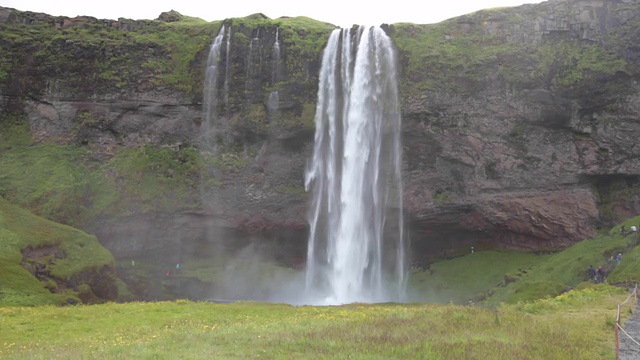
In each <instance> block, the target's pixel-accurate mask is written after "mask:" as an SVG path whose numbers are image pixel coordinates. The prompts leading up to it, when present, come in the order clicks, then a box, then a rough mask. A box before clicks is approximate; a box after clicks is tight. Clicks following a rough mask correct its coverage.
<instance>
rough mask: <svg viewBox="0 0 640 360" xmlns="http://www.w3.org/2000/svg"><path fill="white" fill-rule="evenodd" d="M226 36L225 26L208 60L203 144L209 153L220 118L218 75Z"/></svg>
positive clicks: (204, 100)
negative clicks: (217, 120) (223, 41)
mask: <svg viewBox="0 0 640 360" xmlns="http://www.w3.org/2000/svg"><path fill="white" fill-rule="evenodd" d="M224 35H225V26H224V25H222V27H221V28H220V32H219V33H218V36H216V37H215V38H214V39H213V43H212V44H211V49H210V50H209V56H208V58H207V68H206V71H205V79H204V97H203V104H204V119H203V120H204V121H203V122H202V128H203V131H202V134H203V143H204V145H205V146H206V147H207V149H206V150H207V151H213V147H214V143H213V140H212V139H213V138H214V137H213V134H212V133H213V131H214V128H215V122H216V119H217V117H218V109H217V108H218V73H219V68H220V54H221V48H222V40H223V39H224Z"/></svg>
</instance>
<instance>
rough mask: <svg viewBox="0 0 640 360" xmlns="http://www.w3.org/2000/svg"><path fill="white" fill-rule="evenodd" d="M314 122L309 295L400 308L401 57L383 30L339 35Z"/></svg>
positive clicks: (326, 61)
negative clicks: (398, 66)
mask: <svg viewBox="0 0 640 360" xmlns="http://www.w3.org/2000/svg"><path fill="white" fill-rule="evenodd" d="M315 124H316V133H315V144H314V153H313V157H312V159H311V161H310V166H309V168H308V169H307V173H306V177H305V186H306V189H307V191H310V192H311V193H312V202H311V206H310V210H309V225H310V234H309V245H308V251H307V270H306V290H307V292H306V294H307V296H308V297H309V298H310V302H311V303H321V304H344V303H352V302H386V301H402V300H403V298H404V293H405V287H406V274H407V266H406V259H405V249H406V247H407V244H406V241H405V236H404V233H403V228H404V224H403V214H402V208H403V204H402V179H401V165H402V155H401V140H400V124H401V116H400V104H399V100H398V81H397V75H396V59H395V52H394V48H393V44H392V43H391V40H390V39H389V38H388V37H387V36H386V34H385V33H384V31H383V30H382V29H380V28H377V27H371V28H364V27H360V28H359V29H342V30H339V29H338V30H335V31H333V33H332V34H331V36H330V38H329V41H328V44H327V46H326V48H325V50H324V53H323V59H322V67H321V71H320V84H319V89H318V102H317V106H316V115H315Z"/></svg>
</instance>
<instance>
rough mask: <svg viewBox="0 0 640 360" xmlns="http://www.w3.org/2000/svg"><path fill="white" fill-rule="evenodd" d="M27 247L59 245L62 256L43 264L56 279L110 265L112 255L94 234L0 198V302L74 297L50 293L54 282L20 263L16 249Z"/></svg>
mask: <svg viewBox="0 0 640 360" xmlns="http://www.w3.org/2000/svg"><path fill="white" fill-rule="evenodd" d="M27 246H31V247H32V248H39V247H43V246H58V247H59V249H60V250H61V251H62V252H63V253H64V255H65V257H64V258H62V259H56V260H55V261H53V262H51V263H48V264H47V266H48V269H49V271H50V273H51V275H53V276H55V277H56V278H58V279H65V280H68V279H70V278H71V277H72V276H74V275H75V274H79V273H81V272H84V271H96V270H98V269H101V268H102V267H103V266H105V265H107V266H112V265H113V256H112V255H111V253H110V252H109V251H108V250H107V249H105V248H104V247H102V246H101V245H100V244H99V242H98V240H97V239H96V237H95V236H92V235H89V234H86V233H84V232H82V231H80V230H77V229H73V228H71V227H69V226H65V225H61V224H56V223H54V222H51V221H49V220H45V219H43V218H40V217H37V216H34V215H33V214H31V213H30V212H28V211H26V210H23V209H21V208H19V207H17V206H14V205H12V204H10V203H9V202H8V201H7V200H5V199H3V198H2V197H0V273H2V276H1V277H0V305H23V306H24V305H43V304H61V303H63V302H64V301H65V300H66V298H67V297H69V296H75V295H74V294H73V293H57V294H53V293H51V291H50V289H57V285H56V284H55V282H53V281H47V282H40V281H39V280H38V279H37V278H36V277H35V276H33V275H32V274H31V273H29V272H28V271H27V270H26V269H25V268H24V267H23V266H22V265H21V262H22V260H23V259H22V254H21V252H20V250H21V249H24V248H26V247H27ZM87 286H88V285H87Z"/></svg>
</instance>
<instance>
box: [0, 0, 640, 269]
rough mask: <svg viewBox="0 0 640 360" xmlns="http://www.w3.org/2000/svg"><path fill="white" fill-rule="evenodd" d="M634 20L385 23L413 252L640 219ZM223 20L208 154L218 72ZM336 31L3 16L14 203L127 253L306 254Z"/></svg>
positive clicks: (595, 16)
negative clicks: (212, 74)
mask: <svg viewBox="0 0 640 360" xmlns="http://www.w3.org/2000/svg"><path fill="white" fill-rule="evenodd" d="M639 15H640V2H639V1H631V0H624V1H623V0H617V1H613V0H607V1H604V0H550V1H546V2H543V3H541V4H536V5H523V6H519V7H515V8H501V9H493V10H485V11H479V12H476V13H473V14H468V15H465V16H462V17H458V18H454V19H450V20H448V21H445V22H442V23H438V24H432V25H418V24H392V25H384V26H383V28H384V29H385V31H386V32H387V33H388V34H389V35H390V36H391V38H392V39H393V41H394V43H395V45H396V46H397V50H398V59H399V64H398V66H399V73H400V74H401V89H400V90H401V102H402V107H403V109H402V110H403V141H404V170H403V177H404V203H405V206H406V209H405V215H406V217H407V223H408V226H409V228H410V231H409V233H410V236H411V241H412V244H413V247H414V253H415V255H414V257H416V258H425V257H429V256H433V255H436V256H440V255H444V256H449V255H451V254H453V253H455V252H456V251H460V249H461V248H468V246H471V245H475V246H477V247H478V246H480V247H482V246H486V247H496V246H498V247H512V248H524V249H538V250H539V249H556V248H561V247H564V246H567V245H569V244H572V243H575V242H577V241H579V240H581V239H584V238H588V237H591V236H593V235H594V234H595V232H596V229H597V228H598V227H599V226H600V225H603V224H611V223H612V222H614V221H618V220H619V219H621V218H626V217H630V216H634V215H637V214H638V213H640V196H639V195H640V192H639V189H640V186H639V183H638V177H639V175H640V157H639V156H638V155H640V147H639V145H638V144H637V141H636V137H637V134H640V120H639V119H640V116H639V115H640V85H638V79H639V74H640V73H639V70H640V46H638V43H637V40H636V39H638V38H639V36H640V16H639ZM222 25H224V26H225V27H226V28H228V29H230V31H231V36H230V37H229V38H230V41H229V47H228V48H225V50H223V53H222V56H224V58H225V62H224V63H225V68H224V71H223V72H222V73H224V76H225V78H224V79H225V80H222V76H223V75H220V76H221V78H220V79H221V80H220V81H219V82H218V85H217V90H218V94H219V95H220V100H219V101H218V102H217V107H216V110H217V113H218V114H219V116H218V117H217V119H216V124H215V126H216V133H215V138H214V141H215V146H214V147H213V148H212V149H213V150H211V149H208V148H207V147H206V146H205V145H206V144H205V143H206V142H207V141H211V138H207V137H206V136H205V134H204V133H203V129H204V126H203V121H204V117H203V101H202V99H203V90H204V78H205V73H204V72H205V67H206V60H207V55H208V53H209V50H210V46H211V43H212V39H213V38H214V37H215V36H216V35H217V34H218V33H219V31H220V29H221V27H222ZM334 28H335V27H334V26H333V25H331V24H325V23H321V22H317V21H314V20H312V19H306V18H280V19H268V18H266V17H264V16H262V15H260V14H256V15H252V16H250V17H247V18H242V19H227V20H224V21H219V22H211V23H207V22H204V21H201V20H199V19H193V18H187V17H183V16H181V15H179V14H177V13H164V14H163V15H162V16H160V18H159V19H157V20H145V21H132V20H127V19H119V20H101V19H95V18H90V17H78V18H73V19H69V18H63V17H52V16H48V15H45V14H36V13H30V12H19V11H16V10H12V9H7V8H0V33H1V34H2V36H0V53H1V54H2V55H1V56H0V114H1V115H0V128H1V130H2V131H0V167H1V168H2V169H3V171H2V174H1V175H0V196H3V197H5V198H6V199H8V200H9V201H11V202H13V203H15V204H18V205H20V206H23V207H26V208H30V209H32V210H33V211H35V212H36V213H38V214H40V215H42V216H45V217H47V218H50V219H53V220H55V221H59V222H63V223H66V224H71V225H73V226H77V227H79V228H82V229H85V230H88V231H90V232H93V233H95V234H97V235H98V237H99V239H100V240H101V242H103V243H104V244H105V245H106V246H107V247H108V248H109V249H110V250H112V251H113V252H114V254H115V255H116V257H125V256H129V255H131V254H136V253H144V252H145V251H149V250H150V249H151V250H154V249H155V250H158V251H161V249H165V250H164V251H165V252H167V253H168V254H167V255H166V256H168V257H171V256H174V257H175V256H177V255H175V251H174V250H175V249H179V248H181V247H183V246H184V244H185V243H189V244H192V245H193V244H202V243H207V241H208V240H207V239H208V238H209V237H210V236H209V234H210V231H211V228H212V227H213V228H215V229H216V230H215V231H216V234H223V236H222V235H221V236H222V237H224V243H225V244H226V245H225V246H228V247H238V246H240V245H239V244H244V243H246V241H247V239H249V238H255V237H256V236H257V237H260V238H265V239H268V240H271V241H277V242H281V243H284V244H286V246H288V247H290V248H291V249H292V250H291V251H292V252H293V253H294V255H291V254H289V255H286V256H288V257H289V258H291V257H292V256H294V257H297V256H303V255H304V246H305V243H306V235H305V234H306V205H307V201H308V195H307V194H306V193H305V192H304V188H303V179H304V170H305V164H306V162H307V160H308V158H309V156H310V154H311V148H312V142H313V114H314V110H315V97H316V92H317V83H318V70H319V66H320V60H321V53H322V49H323V46H324V44H325V42H326V39H327V38H328V35H329V33H330V32H331V31H332V30H333V29H334ZM276 43H278V50H279V52H278V55H277V56H276V55H275V51H274V50H275V44H276ZM227 49H228V50H227ZM275 92H277V98H275V100H274V97H273V96H272V95H273V94H274V93H275ZM222 95H224V96H222ZM210 150H211V151H210ZM194 246H195V245H194ZM191 248H194V247H191ZM167 249H174V250H167ZM180 256H183V255H180ZM180 256H179V257H180ZM274 256H276V257H283V256H285V255H283V254H281V251H280V250H274ZM287 261H288V260H287Z"/></svg>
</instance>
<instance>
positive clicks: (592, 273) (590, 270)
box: [587, 265, 596, 281]
mask: <svg viewBox="0 0 640 360" xmlns="http://www.w3.org/2000/svg"><path fill="white" fill-rule="evenodd" d="M587 275H589V280H592V281H596V269H594V268H593V265H589V268H588V269H587Z"/></svg>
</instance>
